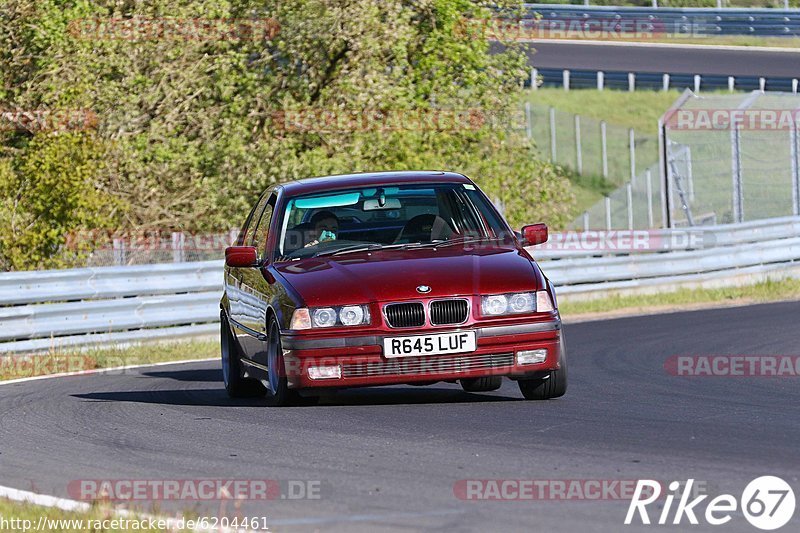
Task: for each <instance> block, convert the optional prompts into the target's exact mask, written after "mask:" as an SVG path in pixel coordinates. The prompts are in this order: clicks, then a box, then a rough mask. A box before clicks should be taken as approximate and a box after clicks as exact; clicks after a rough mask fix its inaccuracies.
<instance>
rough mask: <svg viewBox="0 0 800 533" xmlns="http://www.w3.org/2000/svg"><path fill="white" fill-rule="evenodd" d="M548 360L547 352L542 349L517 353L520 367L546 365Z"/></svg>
mask: <svg viewBox="0 0 800 533" xmlns="http://www.w3.org/2000/svg"><path fill="white" fill-rule="evenodd" d="M546 359H547V350H546V349H544V348H541V349H539V350H525V351H522V352H517V364H518V365H535V364H539V363H544V362H545V360H546Z"/></svg>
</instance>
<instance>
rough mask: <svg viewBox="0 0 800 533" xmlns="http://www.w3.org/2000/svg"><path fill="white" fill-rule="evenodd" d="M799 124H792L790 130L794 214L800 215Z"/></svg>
mask: <svg viewBox="0 0 800 533" xmlns="http://www.w3.org/2000/svg"><path fill="white" fill-rule="evenodd" d="M797 140H798V135H797V124H796V123H795V122H792V125H791V127H790V128H789V142H790V143H791V146H790V150H791V154H792V155H791V158H792V161H791V164H792V214H793V215H795V216H797V215H800V154H799V153H798V152H800V148H798V146H797Z"/></svg>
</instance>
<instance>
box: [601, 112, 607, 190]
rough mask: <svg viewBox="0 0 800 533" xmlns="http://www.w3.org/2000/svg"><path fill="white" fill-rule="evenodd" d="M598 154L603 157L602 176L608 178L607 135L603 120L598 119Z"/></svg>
mask: <svg viewBox="0 0 800 533" xmlns="http://www.w3.org/2000/svg"><path fill="white" fill-rule="evenodd" d="M600 156H601V157H602V159H603V178H604V179H608V136H607V135H606V121H605V120H601V121H600Z"/></svg>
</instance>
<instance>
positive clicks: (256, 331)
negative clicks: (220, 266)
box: [240, 193, 276, 364]
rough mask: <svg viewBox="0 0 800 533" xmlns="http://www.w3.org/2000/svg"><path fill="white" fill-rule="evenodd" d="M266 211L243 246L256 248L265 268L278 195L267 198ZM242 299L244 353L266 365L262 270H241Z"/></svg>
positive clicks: (266, 286) (266, 299) (265, 290)
mask: <svg viewBox="0 0 800 533" xmlns="http://www.w3.org/2000/svg"><path fill="white" fill-rule="evenodd" d="M266 200H267V201H266V202H265V204H264V208H263V209H262V210H261V213H260V214H259V217H258V220H255V221H254V227H253V231H252V232H248V240H247V241H246V242H245V243H244V246H254V247H255V248H256V250H258V254H259V264H260V265H263V264H264V262H265V261H266V258H267V257H268V250H267V241H268V239H269V233H270V227H271V225H272V218H273V215H274V211H275V201H276V195H275V194H274V193H271V194H269V195H266ZM240 271H241V286H240V288H241V298H242V302H243V305H242V314H241V320H240V324H241V325H242V326H243V328H242V329H243V330H244V331H245V332H246V333H247V336H246V337H242V342H241V346H242V350H243V351H244V355H245V357H247V358H248V359H250V360H252V361H256V362H259V363H262V364H266V351H265V350H266V343H265V342H264V340H265V337H266V334H267V308H268V306H269V302H270V296H271V292H272V290H271V288H270V283H269V282H268V281H267V280H266V279H265V278H264V274H263V270H262V267H260V266H259V267H251V268H242V269H240Z"/></svg>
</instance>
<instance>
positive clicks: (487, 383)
mask: <svg viewBox="0 0 800 533" xmlns="http://www.w3.org/2000/svg"><path fill="white" fill-rule="evenodd" d="M459 381H460V383H461V388H462V389H464V390H465V391H467V392H489V391H493V390H497V389H499V388H500V386H501V385H502V384H503V377H502V376H486V377H482V378H470V379H462V380H459Z"/></svg>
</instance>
